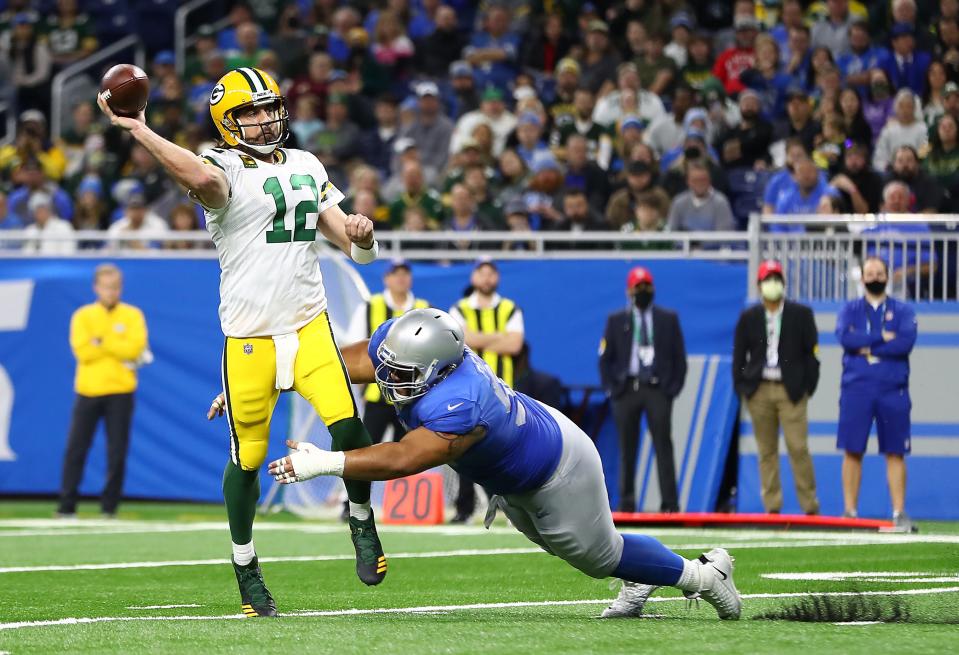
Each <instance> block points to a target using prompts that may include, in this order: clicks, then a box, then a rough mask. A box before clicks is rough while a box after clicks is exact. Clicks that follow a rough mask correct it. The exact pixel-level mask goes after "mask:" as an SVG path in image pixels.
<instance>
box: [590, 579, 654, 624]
mask: <svg viewBox="0 0 959 655" xmlns="http://www.w3.org/2000/svg"><path fill="white" fill-rule="evenodd" d="M657 589H659V587H654V586H653V585H648V584H640V583H639V582H629V581H627V580H623V586H622V588H620V590H619V596H617V597H616V600H614V601H613V602H612V604H610V606H609V607H607V608H606V609H604V610H603V613H602V614H600V618H601V619H622V618H627V617H639V616H642V615H643V606H644V605H645V604H646V601H647V600H648V599H649V597H650V596H651V595H652V594H653V592H654V591H656V590H657Z"/></svg>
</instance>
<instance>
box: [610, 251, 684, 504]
mask: <svg viewBox="0 0 959 655" xmlns="http://www.w3.org/2000/svg"><path fill="white" fill-rule="evenodd" d="M653 291H654V287H653V276H652V274H651V273H650V272H649V271H648V270H646V269H645V268H643V267H641V266H637V267H636V268H634V269H633V270H631V271H630V272H629V276H628V277H627V278H626V293H627V294H628V295H629V297H630V300H631V301H632V302H631V305H632V306H630V307H629V308H627V309H624V310H622V311H619V312H616V313H614V314H611V315H610V317H609V319H608V320H607V321H606V334H605V336H604V337H603V341H602V343H601V345H600V351H599V375H600V379H601V380H602V383H603V388H604V389H605V390H606V393H607V395H609V397H610V399H611V400H612V404H613V417H614V418H615V420H616V428H617V430H618V431H619V450H620V467H619V509H620V511H625V512H633V511H635V510H636V492H635V480H636V453H637V450H638V448H639V428H640V418H641V417H642V415H643V413H644V412H645V414H646V422H647V424H648V425H649V432H650V434H652V437H653V446H654V447H655V449H656V466H657V472H658V474H659V489H660V497H661V498H662V505H661V509H662V511H664V512H678V511H679V498H678V496H677V493H676V465H675V462H674V461H673V440H672V434H671V432H672V412H673V399H674V398H675V397H676V396H677V395H679V392H680V391H681V390H682V388H683V384H684V383H685V381H686V346H685V344H684V343H683V332H682V330H681V329H680V327H679V317H678V316H676V313H675V312H672V311H670V310H668V309H663V308H662V307H658V306H655V305H653Z"/></svg>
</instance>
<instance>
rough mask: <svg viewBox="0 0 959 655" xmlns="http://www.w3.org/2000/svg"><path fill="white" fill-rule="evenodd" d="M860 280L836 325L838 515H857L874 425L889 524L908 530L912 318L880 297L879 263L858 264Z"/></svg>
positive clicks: (884, 275) (882, 273) (885, 275)
mask: <svg viewBox="0 0 959 655" xmlns="http://www.w3.org/2000/svg"><path fill="white" fill-rule="evenodd" d="M862 280H863V284H864V285H865V287H866V295H865V297H864V298H859V299H857V300H852V301H850V302H848V303H846V305H845V307H843V308H842V311H840V312H839V318H838V319H837V321H836V337H837V338H838V339H839V342H840V344H842V347H843V358H842V391H841V394H840V397H839V432H838V439H837V447H838V448H841V449H843V450H845V451H846V455H845V458H844V459H843V464H842V487H843V497H844V499H845V507H846V509H845V515H846V516H856V506H857V502H858V499H859V484H860V481H861V480H862V457H863V454H864V453H865V452H866V442H867V440H868V439H869V431H870V430H871V428H872V423H873V420H875V422H876V432H877V434H878V436H879V452H881V453H883V454H884V455H885V456H886V477H887V479H888V482H889V495H890V497H891V498H892V510H893V514H892V515H893V521H894V522H895V524H896V527H897V528H900V529H902V530H903V531H909V530H911V529H912V525H911V523H910V521H909V517H908V516H906V513H905V510H904V505H905V498H906V464H905V460H904V456H905V455H906V453H908V452H909V450H910V443H909V442H910V421H909V411H910V409H911V408H912V401H911V400H910V399H909V353H910V352H912V347H913V345H914V344H915V343H916V332H917V326H916V314H915V312H914V311H913V309H912V308H911V307H910V306H909V305H907V304H906V303H904V302H901V301H899V300H896V299H895V298H890V297H889V296H887V295H886V285H887V284H888V281H889V270H888V268H887V267H886V263H885V262H884V261H883V260H882V259H879V258H878V257H868V258H867V259H866V260H865V261H864V262H863V265H862Z"/></svg>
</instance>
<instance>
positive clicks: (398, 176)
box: [382, 137, 440, 201]
mask: <svg viewBox="0 0 959 655" xmlns="http://www.w3.org/2000/svg"><path fill="white" fill-rule="evenodd" d="M393 154H394V157H393V163H392V166H391V169H392V170H393V171H395V172H394V174H393V175H392V176H390V178H389V179H388V180H387V181H386V184H384V185H383V193H382V195H383V197H384V198H386V199H387V200H390V201H392V200H394V199H395V198H396V197H397V196H398V195H399V194H400V193H402V191H403V167H404V166H405V165H406V163H407V162H413V163H415V164H417V165H418V166H419V167H420V170H421V171H422V174H423V182H424V184H425V185H426V186H428V187H435V186H436V185H437V184H438V182H439V180H440V177H439V171H437V170H436V169H435V168H433V167H432V166H425V165H424V164H423V161H422V160H421V159H420V150H419V148H417V147H416V142H415V141H413V139H409V138H406V137H400V138H398V139H396V141H394V142H393Z"/></svg>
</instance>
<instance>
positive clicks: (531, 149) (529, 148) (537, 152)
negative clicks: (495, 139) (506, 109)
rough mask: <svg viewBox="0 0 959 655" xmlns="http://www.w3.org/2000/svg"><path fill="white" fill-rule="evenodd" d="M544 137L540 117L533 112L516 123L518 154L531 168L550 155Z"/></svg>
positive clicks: (523, 115) (527, 113) (521, 116)
mask: <svg viewBox="0 0 959 655" xmlns="http://www.w3.org/2000/svg"><path fill="white" fill-rule="evenodd" d="M542 136H543V124H542V123H541V122H540V118H539V116H537V115H536V114H534V113H533V112H525V113H524V114H522V115H520V117H519V119H518V121H517V123H516V141H517V144H516V152H517V154H519V156H520V157H522V158H523V161H524V162H526V165H527V166H529V167H532V166H533V162H535V161H536V159H538V158H539V157H542V156H543V155H548V154H549V153H550V150H549V147H548V146H547V145H546V142H545V141H544V140H543V139H542Z"/></svg>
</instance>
